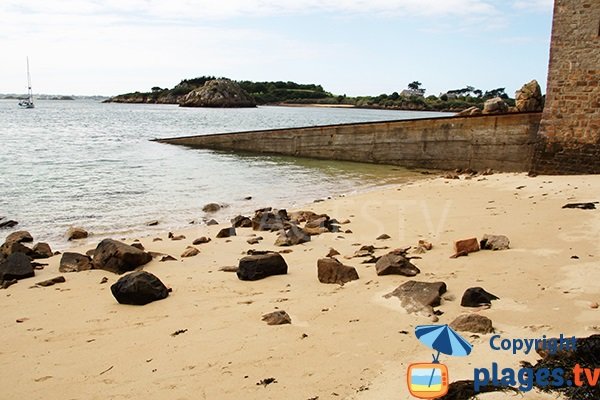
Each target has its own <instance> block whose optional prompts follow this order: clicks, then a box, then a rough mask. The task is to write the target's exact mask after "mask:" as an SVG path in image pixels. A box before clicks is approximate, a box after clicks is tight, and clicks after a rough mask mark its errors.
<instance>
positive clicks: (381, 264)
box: [375, 253, 421, 276]
mask: <svg viewBox="0 0 600 400" xmlns="http://www.w3.org/2000/svg"><path fill="white" fill-rule="evenodd" d="M375 269H376V270H377V275H404V276H415V275H417V274H418V273H420V272H421V271H420V270H419V268H417V267H416V266H415V265H413V264H412V263H411V262H410V260H408V259H407V258H405V257H404V256H401V255H398V254H394V253H389V254H386V255H384V256H383V257H381V258H380V259H379V260H377V263H375Z"/></svg>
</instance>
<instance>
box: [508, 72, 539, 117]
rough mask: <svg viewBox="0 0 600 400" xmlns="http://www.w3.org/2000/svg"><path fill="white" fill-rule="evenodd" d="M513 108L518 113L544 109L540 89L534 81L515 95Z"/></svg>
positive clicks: (525, 85)
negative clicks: (514, 107)
mask: <svg viewBox="0 0 600 400" xmlns="http://www.w3.org/2000/svg"><path fill="white" fill-rule="evenodd" d="M515 103H516V104H515V106H516V109H517V111H519V112H536V111H542V110H543V108H544V99H543V97H542V89H541V88H540V85H539V83H538V82H537V81H536V80H535V79H534V80H532V81H531V82H529V83H526V84H524V85H523V87H522V88H521V89H519V90H517V92H516V93H515Z"/></svg>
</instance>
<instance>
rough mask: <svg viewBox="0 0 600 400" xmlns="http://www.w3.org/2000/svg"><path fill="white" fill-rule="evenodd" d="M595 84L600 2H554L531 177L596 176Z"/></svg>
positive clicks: (598, 92) (599, 75)
mask: <svg viewBox="0 0 600 400" xmlns="http://www.w3.org/2000/svg"><path fill="white" fill-rule="evenodd" d="M599 81H600V0H555V3H554V20H553V24H552V41H551V45H550V64H549V70H548V85H547V91H546V93H547V94H546V105H545V107H544V113H543V116H542V122H541V125H540V132H539V137H538V143H537V145H536V149H535V154H534V159H533V166H532V170H533V172H536V173H543V174H578V173H594V174H598V173H600V82H599Z"/></svg>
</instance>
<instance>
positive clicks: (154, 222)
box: [146, 220, 158, 226]
mask: <svg viewBox="0 0 600 400" xmlns="http://www.w3.org/2000/svg"><path fill="white" fill-rule="evenodd" d="M156 225H158V221H157V220H153V221H148V222H146V226H156Z"/></svg>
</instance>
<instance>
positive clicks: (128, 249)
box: [93, 239, 152, 274]
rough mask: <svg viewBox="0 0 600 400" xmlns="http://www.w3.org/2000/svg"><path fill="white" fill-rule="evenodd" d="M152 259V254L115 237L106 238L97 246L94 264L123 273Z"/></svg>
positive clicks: (96, 267)
mask: <svg viewBox="0 0 600 400" xmlns="http://www.w3.org/2000/svg"><path fill="white" fill-rule="evenodd" d="M150 261H152V256H151V255H150V254H148V253H146V252H144V251H142V250H140V249H136V248H135V247H132V246H129V245H127V244H125V243H122V242H119V241H117V240H113V239H104V240H103V241H101V242H100V243H99V244H98V247H96V251H95V252H94V260H93V266H94V268H95V269H103V270H106V271H110V272H114V273H116V274H123V273H125V272H128V271H133V270H134V269H136V268H137V267H139V266H141V265H144V264H147V263H149V262H150Z"/></svg>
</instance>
